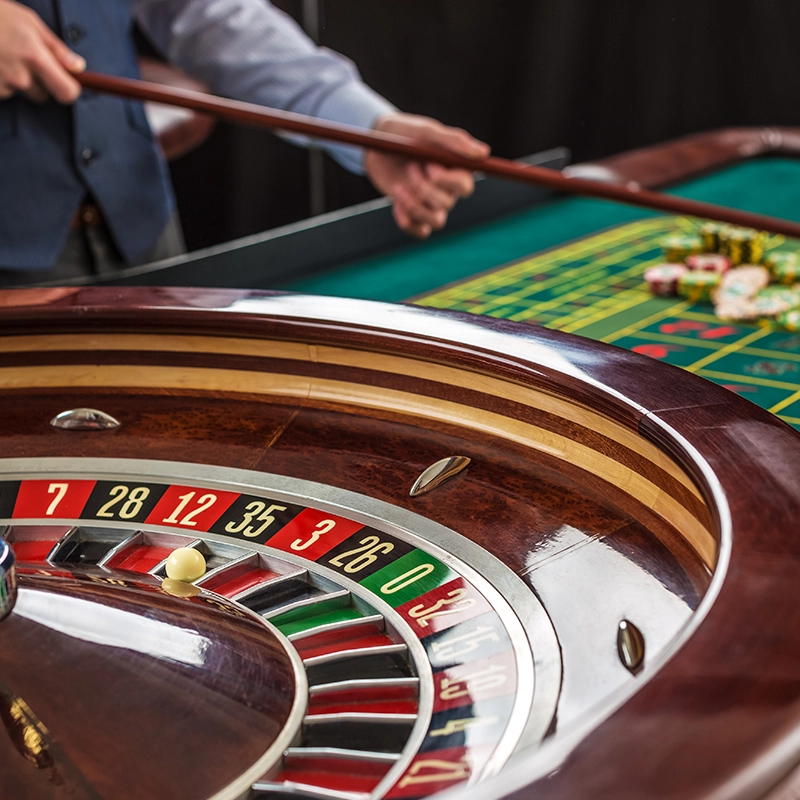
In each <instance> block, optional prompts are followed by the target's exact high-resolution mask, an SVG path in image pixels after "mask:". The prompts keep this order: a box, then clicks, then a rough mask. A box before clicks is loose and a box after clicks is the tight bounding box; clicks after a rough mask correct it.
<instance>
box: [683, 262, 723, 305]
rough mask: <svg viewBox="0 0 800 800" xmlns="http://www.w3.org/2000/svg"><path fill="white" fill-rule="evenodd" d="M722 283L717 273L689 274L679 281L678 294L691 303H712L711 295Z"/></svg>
mask: <svg viewBox="0 0 800 800" xmlns="http://www.w3.org/2000/svg"><path fill="white" fill-rule="evenodd" d="M720 281H721V278H720V275H719V273H717V272H706V271H704V270H695V271H693V272H687V273H686V274H685V275H682V276H681V277H680V278H679V279H678V294H679V295H680V296H681V297H685V298H686V299H687V300H688V301H689V302H690V303H710V302H711V293H712V292H713V291H714V289H716V288H717V287H718V286H719V284H720Z"/></svg>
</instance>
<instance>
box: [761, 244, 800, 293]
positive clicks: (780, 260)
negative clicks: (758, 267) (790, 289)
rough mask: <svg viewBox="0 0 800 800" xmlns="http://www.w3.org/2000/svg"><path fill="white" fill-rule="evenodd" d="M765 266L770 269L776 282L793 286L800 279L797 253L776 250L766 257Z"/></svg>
mask: <svg viewBox="0 0 800 800" xmlns="http://www.w3.org/2000/svg"><path fill="white" fill-rule="evenodd" d="M764 266H765V267H766V268H767V269H768V270H769V271H770V274H771V275H772V278H773V280H774V281H775V282H776V283H782V284H783V285H785V286H792V285H793V284H795V283H798V282H799V281H800V263H798V260H797V253H789V252H786V251H785V250H775V251H773V252H772V253H770V254H769V255H767V256H766V258H765V259H764Z"/></svg>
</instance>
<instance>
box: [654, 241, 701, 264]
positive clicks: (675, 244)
mask: <svg viewBox="0 0 800 800" xmlns="http://www.w3.org/2000/svg"><path fill="white" fill-rule="evenodd" d="M661 249H662V250H663V251H664V258H666V260H667V261H669V262H670V263H672V264H680V263H683V262H684V261H686V259H687V257H688V256H691V255H695V254H696V253H702V252H703V240H702V239H701V238H700V237H699V236H668V237H667V238H666V239H664V240H663V241H662V242H661Z"/></svg>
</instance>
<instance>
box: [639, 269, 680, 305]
mask: <svg viewBox="0 0 800 800" xmlns="http://www.w3.org/2000/svg"><path fill="white" fill-rule="evenodd" d="M686 272H687V269H686V267H685V266H684V265H683V264H656V266H654V267H650V268H649V269H646V270H645V273H644V279H645V281H646V282H647V285H648V286H649V287H650V291H651V292H652V293H653V294H655V295H658V296H659V297H674V296H675V295H676V294H677V293H678V281H679V280H680V279H681V278H682V277H683V276H684V275H685V274H686Z"/></svg>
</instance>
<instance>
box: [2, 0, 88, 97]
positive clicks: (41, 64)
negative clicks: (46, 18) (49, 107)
mask: <svg viewBox="0 0 800 800" xmlns="http://www.w3.org/2000/svg"><path fill="white" fill-rule="evenodd" d="M85 67H86V62H85V61H84V60H83V58H81V57H80V56H79V55H78V54H77V53H73V52H72V50H70V49H69V48H68V47H67V46H66V45H65V44H64V42H62V41H61V39H59V38H58V36H56V35H55V34H54V33H53V31H51V30H50V28H48V27H47V25H45V23H44V22H43V21H42V18H41V17H40V16H39V15H38V14H37V13H36V12H35V11H32V10H31V9H30V8H28V7H27V6H23V5H21V4H20V3H15V2H14V0H0V100H2V99H5V98H7V97H11V96H12V95H13V94H16V93H17V92H22V93H23V94H26V95H27V96H28V97H29V98H30V99H31V100H35V101H36V102H38V103H43V102H44V101H46V100H47V99H48V98H49V97H51V96H52V97H54V98H55V99H56V100H58V102H59V103H72V102H74V101H75V100H76V99H77V98H78V95H79V94H80V93H81V87H80V84H79V83H78V82H77V81H76V80H75V78H73V77H72V75H73V73H77V72H82V71H83V70H84V69H85Z"/></svg>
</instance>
